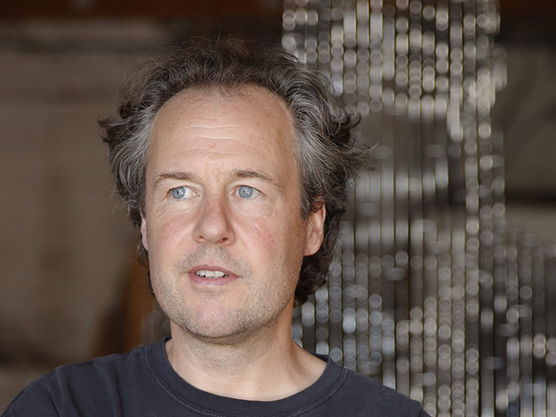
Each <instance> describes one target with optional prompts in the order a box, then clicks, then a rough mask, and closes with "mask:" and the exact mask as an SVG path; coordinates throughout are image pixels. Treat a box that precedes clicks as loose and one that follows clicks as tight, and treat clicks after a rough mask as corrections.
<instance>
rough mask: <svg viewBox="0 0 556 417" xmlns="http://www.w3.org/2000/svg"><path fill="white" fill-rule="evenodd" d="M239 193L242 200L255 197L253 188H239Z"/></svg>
mask: <svg viewBox="0 0 556 417" xmlns="http://www.w3.org/2000/svg"><path fill="white" fill-rule="evenodd" d="M238 192H239V196H240V197H241V198H250V197H252V196H253V188H251V187H247V186H245V185H243V186H241V187H239V190H238Z"/></svg>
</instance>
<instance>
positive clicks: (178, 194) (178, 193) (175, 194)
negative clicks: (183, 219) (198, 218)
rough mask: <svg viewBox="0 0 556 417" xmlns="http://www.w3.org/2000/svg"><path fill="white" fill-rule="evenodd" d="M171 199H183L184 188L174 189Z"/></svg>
mask: <svg viewBox="0 0 556 417" xmlns="http://www.w3.org/2000/svg"><path fill="white" fill-rule="evenodd" d="M171 193H172V197H174V198H183V197H184V196H185V188H183V187H178V188H174V189H173V190H172V191H171Z"/></svg>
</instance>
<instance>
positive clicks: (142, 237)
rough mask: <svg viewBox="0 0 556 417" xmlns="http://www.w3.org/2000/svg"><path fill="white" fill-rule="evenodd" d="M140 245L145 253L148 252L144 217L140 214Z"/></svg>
mask: <svg viewBox="0 0 556 417" xmlns="http://www.w3.org/2000/svg"><path fill="white" fill-rule="evenodd" d="M140 230H141V243H142V244H143V247H144V248H145V250H146V251H148V250H149V244H148V241H147V221H146V220H145V215H144V214H143V213H141V229H140Z"/></svg>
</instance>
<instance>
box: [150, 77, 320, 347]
mask: <svg viewBox="0 0 556 417" xmlns="http://www.w3.org/2000/svg"><path fill="white" fill-rule="evenodd" d="M294 141H295V137H294V128H293V122H292V118H291V115H290V113H289V111H288V109H287V108H286V106H285V104H284V103H283V102H282V101H281V100H280V99H279V98H278V97H276V96H275V95H273V94H272V93H271V92H269V91H267V90H265V89H263V88H260V87H251V86H250V87H243V88H241V89H239V90H237V91H233V92H228V93H226V94H224V95H222V94H221V93H219V92H218V91H217V90H207V89H204V90H185V91H183V92H181V93H180V94H178V95H177V96H175V97H174V98H172V99H171V100H170V101H168V102H167V103H166V104H165V105H164V106H163V107H162V109H161V110H160V111H159V113H158V115H157V117H156V120H155V124H154V126H153V130H152V132H151V138H150V148H149V153H148V163H147V171H146V178H147V180H146V187H147V188H146V190H147V194H146V204H145V213H144V217H143V220H142V225H141V232H142V236H143V244H144V246H145V248H146V249H147V251H148V253H149V265H150V271H151V279H152V286H153V289H154V292H155V295H156V297H157V300H158V302H159V303H160V305H161V307H162V309H163V310H164V311H165V313H166V314H167V315H168V316H169V318H170V320H171V321H172V322H173V324H174V325H177V326H179V327H181V328H182V329H183V330H185V331H186V332H188V333H189V334H193V335H195V336H197V337H202V338H208V339H214V340H221V341H224V340H235V339H237V338H241V337H242V336H245V335H249V334H252V333H253V332H254V331H256V330H257V329H260V328H263V327H266V326H270V325H272V324H274V323H289V322H290V320H291V310H292V306H293V298H294V292H295V287H296V284H297V280H298V278H299V271H300V268H301V263H302V260H303V256H306V255H312V254H314V253H315V252H316V251H317V250H318V249H319V247H320V244H321V241H322V233H323V222H324V208H321V209H320V210H319V211H317V212H314V213H312V214H310V215H309V217H308V218H307V219H303V218H302V217H301V198H300V180H299V168H298V166H297V162H296V159H295V142H294ZM288 325H289V324H288Z"/></svg>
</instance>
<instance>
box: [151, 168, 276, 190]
mask: <svg viewBox="0 0 556 417" xmlns="http://www.w3.org/2000/svg"><path fill="white" fill-rule="evenodd" d="M232 176H234V177H236V178H256V179H259V180H261V181H264V182H267V183H269V184H272V185H274V186H275V187H278V188H279V185H278V183H277V182H276V181H275V180H274V179H273V178H272V177H270V176H268V175H267V174H265V173H263V172H260V171H256V170H252V169H234V170H233V171H232ZM196 178H197V176H196V175H195V174H193V173H192V172H189V171H175V172H162V173H160V174H159V175H158V176H157V177H156V180H155V182H154V185H155V186H156V185H158V184H159V183H160V182H162V181H164V180H167V179H170V180H185V181H195V179H196Z"/></svg>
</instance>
